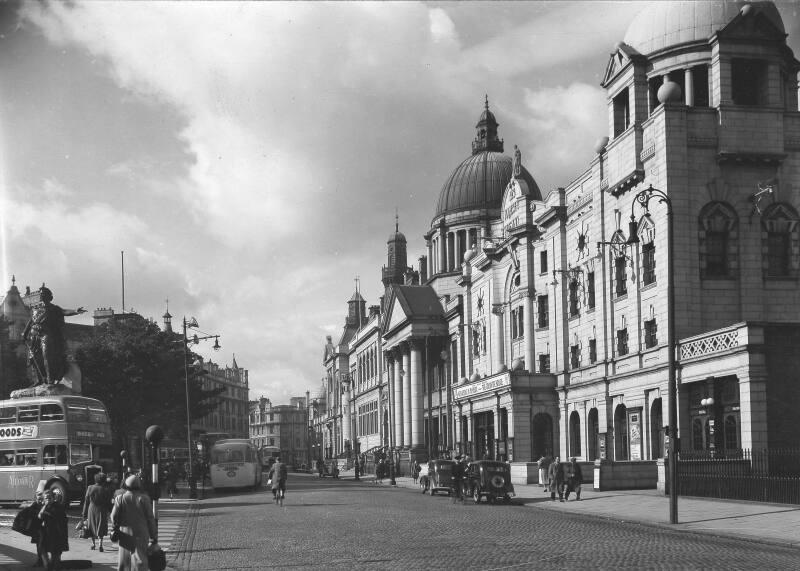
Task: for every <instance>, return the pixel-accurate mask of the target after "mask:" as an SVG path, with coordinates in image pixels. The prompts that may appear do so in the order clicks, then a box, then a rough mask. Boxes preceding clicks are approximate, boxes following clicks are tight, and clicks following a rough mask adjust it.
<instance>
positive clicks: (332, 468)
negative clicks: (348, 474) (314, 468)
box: [319, 458, 339, 478]
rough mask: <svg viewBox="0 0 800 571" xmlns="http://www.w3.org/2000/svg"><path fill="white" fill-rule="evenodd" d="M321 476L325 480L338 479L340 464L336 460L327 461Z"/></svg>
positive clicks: (323, 465)
mask: <svg viewBox="0 0 800 571" xmlns="http://www.w3.org/2000/svg"><path fill="white" fill-rule="evenodd" d="M319 476H320V478H324V477H325V476H330V477H332V478H338V477H339V462H338V461H337V460H336V459H335V458H331V459H330V460H325V462H324V463H323V464H322V472H320V474H319Z"/></svg>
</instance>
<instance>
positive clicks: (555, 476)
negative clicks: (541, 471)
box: [547, 456, 564, 502]
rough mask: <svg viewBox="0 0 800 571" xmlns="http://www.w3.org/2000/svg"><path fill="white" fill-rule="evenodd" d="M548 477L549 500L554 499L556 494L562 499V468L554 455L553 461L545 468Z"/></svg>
mask: <svg viewBox="0 0 800 571" xmlns="http://www.w3.org/2000/svg"><path fill="white" fill-rule="evenodd" d="M547 473H548V476H549V478H550V500H551V501H556V494H558V500H559V501H561V502H563V501H564V470H563V468H562V466H561V461H560V459H559V457H558V456H556V457H555V459H554V460H553V463H552V464H550V467H549V468H548V470H547Z"/></svg>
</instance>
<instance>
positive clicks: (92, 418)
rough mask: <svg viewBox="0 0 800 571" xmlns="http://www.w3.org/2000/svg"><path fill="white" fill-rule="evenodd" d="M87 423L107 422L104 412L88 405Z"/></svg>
mask: <svg viewBox="0 0 800 571" xmlns="http://www.w3.org/2000/svg"><path fill="white" fill-rule="evenodd" d="M89 422H108V418H106V411H104V410H103V409H102V408H97V407H96V406H92V405H89Z"/></svg>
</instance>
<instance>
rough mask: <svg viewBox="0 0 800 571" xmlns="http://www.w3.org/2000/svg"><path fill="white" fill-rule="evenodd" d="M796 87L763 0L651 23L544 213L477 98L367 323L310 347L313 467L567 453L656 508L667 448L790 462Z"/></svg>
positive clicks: (796, 321) (642, 22)
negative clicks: (602, 118)
mask: <svg viewBox="0 0 800 571" xmlns="http://www.w3.org/2000/svg"><path fill="white" fill-rule="evenodd" d="M798 71H800V62H798V61H797V60H796V59H795V57H794V54H793V53H792V51H791V49H790V48H789V47H788V46H787V44H786V33H785V30H784V25H783V22H782V19H781V15H780V13H779V11H778V9H777V8H776V7H775V6H774V5H773V4H772V3H770V2H756V3H750V4H746V3H744V2H741V3H740V2H724V3H694V2H658V3H654V4H653V5H650V6H648V7H646V8H644V9H643V10H642V11H641V12H640V13H639V14H638V16H637V17H636V18H635V19H634V20H633V22H632V24H631V26H630V28H629V30H628V31H627V33H626V35H625V37H624V38H623V41H621V42H619V43H618V44H616V46H615V47H614V51H613V53H612V54H611V56H610V58H609V61H608V64H607V67H606V70H605V74H604V77H603V81H602V87H603V88H604V89H605V91H606V100H607V103H608V132H607V134H606V136H604V137H601V139H600V140H599V141H598V142H597V143H596V145H595V147H594V150H595V153H596V154H595V157H594V159H593V160H592V161H591V163H590V164H589V165H588V167H587V168H586V170H585V171H584V172H583V173H580V174H579V175H578V176H577V177H575V178H574V179H573V180H572V181H571V182H570V183H569V184H567V185H565V186H564V187H563V188H556V189H553V190H550V191H549V192H546V193H545V192H543V190H542V189H541V188H540V187H539V186H538V185H537V183H536V181H535V179H534V177H533V176H532V174H531V172H529V171H528V170H527V169H526V168H525V166H523V160H522V151H521V150H520V149H517V148H516V146H515V147H514V151H513V153H510V155H507V154H504V146H505V144H504V141H503V140H502V139H501V138H500V137H499V133H498V122H497V120H496V118H495V116H494V114H493V113H492V112H491V111H490V109H489V104H488V100H487V102H486V103H485V106H484V110H483V113H482V114H481V116H480V118H479V120H478V123H477V125H476V137H475V139H474V141H473V142H472V152H471V154H470V155H469V156H468V157H467V158H466V159H465V160H464V161H463V162H462V163H461V164H459V165H458V166H457V167H456V168H455V169H454V170H453V172H452V174H450V176H449V177H448V178H447V179H446V180H445V183H444V185H443V186H442V188H441V191H440V193H439V197H438V201H437V202H436V207H435V211H434V212H433V218H432V221H431V225H430V230H429V231H428V232H427V233H426V234H425V236H424V238H425V246H427V251H426V253H425V255H423V256H421V257H420V259H419V266H418V270H416V271H414V270H412V269H411V268H408V267H407V266H406V264H407V262H406V240H405V237H404V236H402V234H400V233H399V231H398V230H397V229H396V231H395V234H393V235H392V236H390V239H389V244H388V245H389V248H388V250H389V256H388V258H389V264H388V266H387V267H385V268H384V269H383V272H382V278H383V283H384V286H385V288H386V289H385V295H384V296H383V298H382V300H381V304H380V305H379V306H378V307H375V308H373V309H371V310H370V312H369V314H368V315H365V314H364V305H365V302H364V301H363V299H361V296H360V294H358V292H356V296H357V297H356V296H354V299H353V300H351V301H350V304H349V313H348V318H347V325H346V327H345V330H344V331H343V334H342V336H341V339H340V340H339V343H338V344H337V345H334V344H333V343H332V341H331V340H329V342H328V344H327V347H326V352H325V364H326V369H327V371H326V377H325V379H324V380H323V383H324V388H325V389H326V395H327V398H328V399H329V400H328V402H329V403H332V404H334V406H333V407H331V408H329V409H328V410H327V415H328V416H327V417H326V420H325V422H327V425H328V426H329V427H330V430H329V438H330V439H331V440H330V445H329V447H328V449H327V451H328V453H329V455H333V456H335V455H338V454H342V453H346V452H347V450H346V447H345V442H347V441H349V442H357V445H358V446H359V449H360V450H362V451H363V450H366V449H367V448H374V447H375V446H379V447H384V448H389V449H392V450H395V451H398V452H399V453H400V454H401V457H402V458H404V459H411V458H418V459H426V458H429V457H434V456H439V455H443V454H447V453H451V452H453V451H457V452H463V453H467V454H469V455H470V456H471V457H473V458H497V459H504V460H509V461H512V462H515V463H516V462H531V461H536V460H538V459H539V458H540V457H542V456H549V455H552V456H561V457H562V458H565V457H572V456H574V457H577V458H578V459H580V460H583V461H598V462H597V463H596V466H597V467H599V468H598V469H601V470H603V474H606V475H608V477H609V478H611V480H612V483H611V484H610V485H613V479H614V478H617V477H619V478H623V479H624V478H629V479H628V481H627V482H626V483H627V484H629V483H630V481H631V480H630V478H631V477H634V476H631V474H635V478H636V481H637V482H638V483H640V484H642V483H644V484H643V485H648V486H649V485H652V487H655V485H656V482H657V479H658V478H659V476H658V469H657V465H658V461H659V460H660V459H663V458H664V456H665V453H666V450H667V441H668V438H669V437H670V436H669V435H671V434H677V436H678V438H679V442H680V450H681V452H682V453H687V454H688V453H690V452H692V451H706V452H707V451H717V452H718V453H722V451H725V450H742V449H762V448H766V447H773V448H775V447H785V446H790V445H794V442H793V440H792V427H791V425H792V418H793V411H794V410H796V409H797V407H798V406H800V384H798V383H797V382H796V374H797V373H796V371H797V370H800V355H798V354H797V351H796V349H795V348H796V347H797V346H798V343H800V309H798V308H800V303H798V302H800V299H799V298H800V288H798V279H800V225H799V224H798V222H799V221H800V216H799V215H798V208H800V113H798V96H797V94H798V90H797V87H798V86H797V74H798ZM648 199H649V200H648ZM401 245H402V247H400V246H401ZM670 332H673V334H674V336H672V337H671V336H670V335H669V333H670ZM671 338H672V339H674V343H673V344H672V345H671V344H670V339H671ZM673 345H674V346H673ZM671 353H672V354H673V355H674V358H675V360H674V367H672V369H673V370H674V371H676V373H675V374H676V379H677V380H676V384H677V397H676V398H675V399H674V401H675V403H676V409H677V410H676V412H677V427H673V428H675V429H676V430H668V422H669V421H668V419H669V417H670V415H669V402H670V399H669V387H670V384H669V372H670V369H671V367H670V358H669V357H670V354H671ZM373 410H374V411H375V412H376V414H375V418H372V417H370V416H368V415H369V414H371V412H372V411H373ZM364 414H367V416H366V418H368V419H369V420H367V422H366V423H362V422H361V420H362V418H364V416H362V415H364ZM401 465H402V463H401ZM604 466H606V467H607V469H606V468H603V467H604ZM604 477H606V476H605V475H604Z"/></svg>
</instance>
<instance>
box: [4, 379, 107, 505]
mask: <svg viewBox="0 0 800 571" xmlns="http://www.w3.org/2000/svg"><path fill="white" fill-rule="evenodd" d="M110 446H111V425H110V423H109V421H108V414H107V413H106V408H105V406H103V403H101V402H100V401H98V400H96V399H91V398H87V397H82V396H66V395H54V396H42V397H23V398H17V399H11V400H3V401H0V502H5V503H19V502H22V501H26V500H30V499H32V498H33V495H34V491H35V490H36V487H37V485H38V484H39V481H40V480H45V481H47V484H48V487H50V488H51V489H53V490H54V492H55V493H57V494H62V495H63V497H64V498H66V499H67V501H74V500H82V499H83V494H84V492H85V490H86V485H87V483H93V480H94V474H96V473H97V472H99V471H106V472H107V471H108V470H110V469H111V468H112V467H113V460H112V458H111V454H110Z"/></svg>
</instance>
